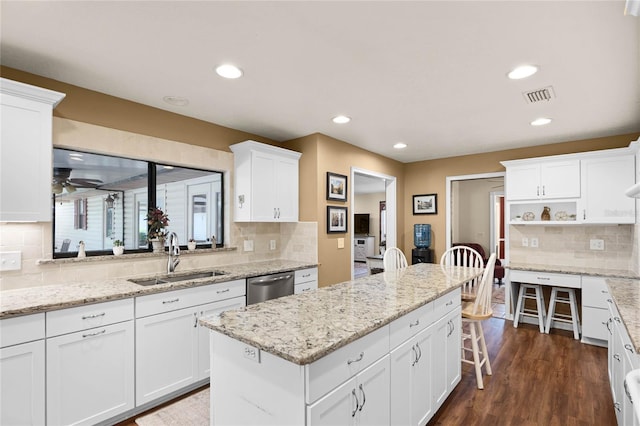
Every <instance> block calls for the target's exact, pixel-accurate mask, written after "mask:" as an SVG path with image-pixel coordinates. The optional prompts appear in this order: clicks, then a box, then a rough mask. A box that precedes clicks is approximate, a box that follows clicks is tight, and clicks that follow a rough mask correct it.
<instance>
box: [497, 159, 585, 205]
mask: <svg viewBox="0 0 640 426" xmlns="http://www.w3.org/2000/svg"><path fill="white" fill-rule="evenodd" d="M506 176H507V177H506V192H507V193H506V196H507V200H538V199H557V198H577V197H580V161H579V160H566V161H545V162H532V163H528V164H522V165H517V166H510V167H507V175H506Z"/></svg>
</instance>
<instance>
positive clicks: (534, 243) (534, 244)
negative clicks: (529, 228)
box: [531, 237, 538, 248]
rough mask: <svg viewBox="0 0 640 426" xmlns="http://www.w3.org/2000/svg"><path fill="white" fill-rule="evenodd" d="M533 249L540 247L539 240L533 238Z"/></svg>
mask: <svg viewBox="0 0 640 426" xmlns="http://www.w3.org/2000/svg"><path fill="white" fill-rule="evenodd" d="M531 247H534V248H535V247H538V239H537V238H535V237H534V238H531Z"/></svg>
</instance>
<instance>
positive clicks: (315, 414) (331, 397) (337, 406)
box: [307, 355, 390, 426]
mask: <svg viewBox="0 0 640 426" xmlns="http://www.w3.org/2000/svg"><path fill="white" fill-rule="evenodd" d="M389 371H390V364H389V355H386V356H385V357H383V358H382V359H380V360H378V361H376V362H375V363H374V364H373V365H370V366H369V367H367V368H366V369H365V370H363V371H362V372H360V373H358V374H357V375H356V376H355V377H353V378H351V379H350V380H348V381H347V382H345V383H343V384H342V385H340V386H339V387H338V388H336V389H334V390H333V391H331V392H329V394H327V395H326V396H324V397H322V398H320V399H319V400H318V401H317V402H315V403H314V404H311V405H309V406H308V408H307V418H308V420H309V422H308V424H309V425H310V426H334V425H372V426H376V425H380V426H383V425H385V426H387V425H389Z"/></svg>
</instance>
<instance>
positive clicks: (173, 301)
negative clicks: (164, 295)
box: [162, 297, 180, 305]
mask: <svg viewBox="0 0 640 426" xmlns="http://www.w3.org/2000/svg"><path fill="white" fill-rule="evenodd" d="M179 301H180V298H179V297H176V298H175V299H171V300H163V301H162V304H163V305H166V304H167V303H176V302H179Z"/></svg>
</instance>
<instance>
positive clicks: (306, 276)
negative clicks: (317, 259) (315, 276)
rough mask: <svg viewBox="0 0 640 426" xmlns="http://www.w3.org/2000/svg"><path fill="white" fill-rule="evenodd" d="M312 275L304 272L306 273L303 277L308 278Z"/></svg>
mask: <svg viewBox="0 0 640 426" xmlns="http://www.w3.org/2000/svg"><path fill="white" fill-rule="evenodd" d="M310 276H311V274H304V275H303V276H302V278H308V277H310Z"/></svg>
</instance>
